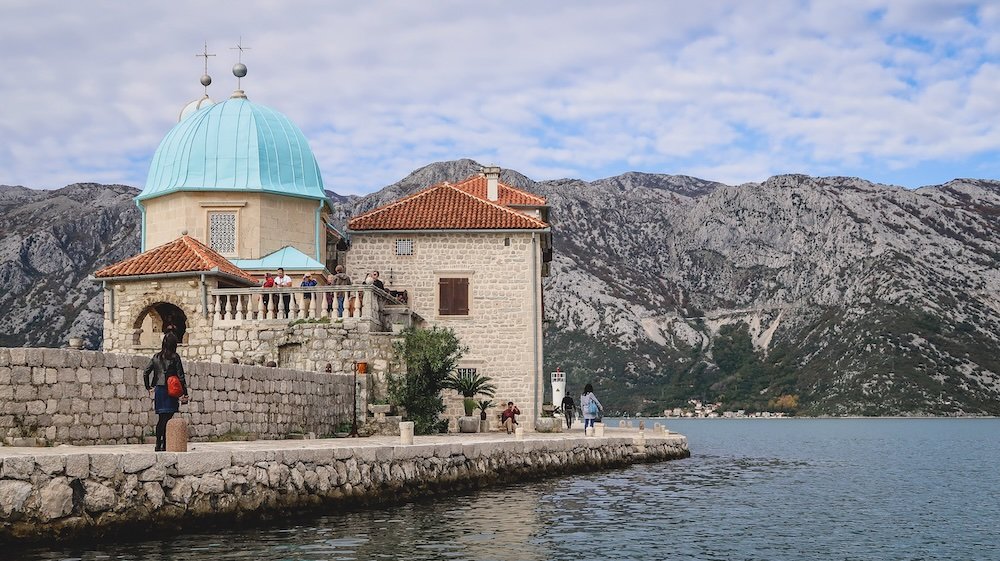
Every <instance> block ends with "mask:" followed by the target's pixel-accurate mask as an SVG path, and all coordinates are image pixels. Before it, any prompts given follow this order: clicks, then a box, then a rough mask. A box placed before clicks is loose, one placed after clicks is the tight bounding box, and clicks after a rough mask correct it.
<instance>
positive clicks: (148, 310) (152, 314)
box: [132, 302, 187, 348]
mask: <svg viewBox="0 0 1000 561" xmlns="http://www.w3.org/2000/svg"><path fill="white" fill-rule="evenodd" d="M132 328H133V332H132V344H133V346H136V347H142V348H158V347H159V346H160V343H161V342H162V341H163V335H164V334H165V333H166V332H167V331H173V332H174V334H175V335H177V340H178V341H180V342H181V343H184V342H186V341H185V339H184V335H185V333H186V332H187V315H186V314H185V313H184V310H182V309H180V308H178V307H177V306H175V305H173V304H171V303H169V302H156V303H154V304H150V305H149V306H146V307H145V308H144V309H143V310H142V312H140V313H139V316H138V317H136V318H135V323H134V324H133V325H132Z"/></svg>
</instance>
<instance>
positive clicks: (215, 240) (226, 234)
mask: <svg viewBox="0 0 1000 561" xmlns="http://www.w3.org/2000/svg"><path fill="white" fill-rule="evenodd" d="M208 245H209V247H211V248H212V249H214V250H215V251H218V252H219V253H222V254H227V253H228V254H230V255H232V254H235V253H236V213H235V212H210V213H208Z"/></svg>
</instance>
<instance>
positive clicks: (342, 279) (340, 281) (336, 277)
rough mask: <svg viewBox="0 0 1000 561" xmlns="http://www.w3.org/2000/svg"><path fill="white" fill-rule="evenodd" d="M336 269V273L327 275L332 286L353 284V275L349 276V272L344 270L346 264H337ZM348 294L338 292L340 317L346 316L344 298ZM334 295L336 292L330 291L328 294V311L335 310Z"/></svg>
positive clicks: (338, 314)
mask: <svg viewBox="0 0 1000 561" xmlns="http://www.w3.org/2000/svg"><path fill="white" fill-rule="evenodd" d="M335 270H336V273H334V274H332V275H328V276H327V277H326V282H328V283H329V284H330V285H332V286H349V285H350V284H351V277H349V276H347V273H345V272H344V266H343V265H337V268H336V269H335ZM346 296H347V295H346V294H345V293H344V292H343V291H339V292H337V317H338V318H342V317H344V298H345V297H346ZM333 297H334V294H333V293H332V292H328V293H327V294H326V311H327V312H332V311H333Z"/></svg>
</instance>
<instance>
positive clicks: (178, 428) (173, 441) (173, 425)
mask: <svg viewBox="0 0 1000 561" xmlns="http://www.w3.org/2000/svg"><path fill="white" fill-rule="evenodd" d="M187 451H188V422H187V419H185V418H183V417H174V418H172V419H170V420H169V421H167V452H187Z"/></svg>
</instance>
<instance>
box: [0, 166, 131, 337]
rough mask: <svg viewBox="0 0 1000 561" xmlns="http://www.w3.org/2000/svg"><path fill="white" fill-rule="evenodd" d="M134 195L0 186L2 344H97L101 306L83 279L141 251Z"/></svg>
mask: <svg viewBox="0 0 1000 561" xmlns="http://www.w3.org/2000/svg"><path fill="white" fill-rule="evenodd" d="M137 194H139V191H138V190H137V189H135V188H133V187H126V186H124V185H96V184H92V183H82V184H76V185H70V186H68V187H64V188H62V189H58V190H55V191H36V190H32V189H26V188H24V187H10V186H0V285H2V286H3V287H4V290H3V291H2V292H0V346H24V345H27V346H49V347H58V346H63V345H65V344H66V341H67V339H68V338H69V337H71V336H72V337H83V338H84V339H85V341H86V342H87V346H89V347H90V348H97V347H98V346H100V341H101V329H102V325H103V323H102V322H103V314H104V311H103V310H104V302H103V300H102V298H101V292H100V285H98V284H95V283H93V282H91V281H89V280H87V276H88V275H90V273H92V272H94V271H95V270H96V269H98V268H100V267H101V266H103V265H105V264H108V263H113V262H115V261H119V260H121V259H124V258H125V257H128V256H130V255H133V254H135V253H138V251H139V211H138V210H137V209H136V207H135V203H133V202H132V198H133V197H135V196H136V195H137Z"/></svg>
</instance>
